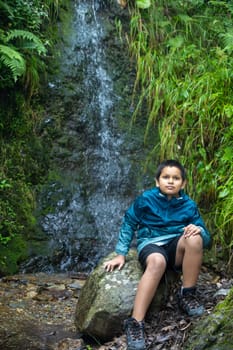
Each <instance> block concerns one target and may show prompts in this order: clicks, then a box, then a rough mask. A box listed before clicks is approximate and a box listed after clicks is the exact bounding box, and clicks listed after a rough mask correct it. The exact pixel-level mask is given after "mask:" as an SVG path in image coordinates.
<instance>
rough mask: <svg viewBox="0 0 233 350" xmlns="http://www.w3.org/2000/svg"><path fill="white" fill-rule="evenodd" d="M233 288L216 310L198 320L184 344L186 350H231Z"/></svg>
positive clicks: (232, 337) (232, 339)
mask: <svg viewBox="0 0 233 350" xmlns="http://www.w3.org/2000/svg"><path fill="white" fill-rule="evenodd" d="M232 312H233V288H232V289H231V290H230V292H229V294H228V296H227V297H226V298H225V300H224V301H222V302H221V303H219V304H218V305H217V306H216V308H215V310H214V312H213V313H212V314H211V315H210V316H208V317H206V318H203V319H201V320H200V321H198V323H197V324H196V327H194V329H193V331H192V332H191V334H190V335H189V338H188V341H187V343H186V344H185V346H184V349H186V350H202V349H209V350H231V349H232V344H233V333H232V329H233V319H232Z"/></svg>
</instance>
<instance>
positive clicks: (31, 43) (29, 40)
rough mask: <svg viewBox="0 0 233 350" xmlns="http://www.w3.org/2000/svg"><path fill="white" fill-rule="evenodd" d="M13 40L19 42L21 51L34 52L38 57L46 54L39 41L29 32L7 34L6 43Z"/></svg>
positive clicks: (16, 30) (12, 31)
mask: <svg viewBox="0 0 233 350" xmlns="http://www.w3.org/2000/svg"><path fill="white" fill-rule="evenodd" d="M13 40H18V41H19V42H20V48H21V49H29V50H36V51H37V53H38V54H39V55H41V54H46V48H45V46H44V45H43V43H42V42H41V40H40V39H39V38H38V37H37V36H36V35H35V34H33V33H31V32H28V31H26V30H20V29H14V30H11V31H9V32H8V33H7V37H6V42H10V41H13ZM17 46H18V45H17Z"/></svg>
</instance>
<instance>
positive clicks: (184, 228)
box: [104, 160, 211, 350]
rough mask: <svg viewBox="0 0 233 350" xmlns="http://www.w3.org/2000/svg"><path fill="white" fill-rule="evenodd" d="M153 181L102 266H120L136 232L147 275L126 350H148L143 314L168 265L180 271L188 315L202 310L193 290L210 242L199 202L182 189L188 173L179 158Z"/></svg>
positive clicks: (127, 326)
mask: <svg viewBox="0 0 233 350" xmlns="http://www.w3.org/2000/svg"><path fill="white" fill-rule="evenodd" d="M155 181H156V187H155V188H152V189H150V190H147V191H145V192H144V193H143V194H142V195H141V196H139V197H137V198H136V200H135V201H134V203H133V204H132V205H131V206H130V208H129V209H128V210H127V211H126V213H125V216H124V220H123V223H122V226H121V229H120V234H119V239H118V243H117V245H116V253H117V254H118V255H117V256H116V257H115V258H113V259H112V260H109V261H107V262H105V264H104V268H105V269H106V270H107V271H113V269H114V268H115V267H118V269H121V268H122V267H123V266H124V264H125V256H126V255H127V253H128V251H129V248H130V244H131V242H132V239H133V237H134V234H135V232H136V231H137V251H138V259H139V261H140V263H141V265H142V267H143V269H144V273H143V275H142V277H141V280H140V282H139V284H138V289H137V293H136V297H135V301H134V307H133V313H132V317H130V318H128V319H127V320H126V321H125V323H124V328H125V332H126V337H127V344H128V347H127V349H128V350H144V349H146V345H145V338H144V318H145V315H146V312H147V310H148V308H149V305H150V303H151V301H152V299H153V296H154V294H155V292H156V289H157V287H158V285H159V282H160V280H161V278H162V276H163V274H164V272H165V270H166V268H173V269H175V270H176V271H181V270H182V273H183V281H182V283H183V285H182V287H181V290H180V291H179V293H178V302H179V306H180V307H181V308H182V309H183V310H184V311H185V312H186V313H187V314H188V315H190V316H199V315H201V314H202V313H203V312H204V308H203V306H202V305H200V304H199V302H198V300H197V298H196V295H195V292H196V283H197V280H198V276H199V272H200V268H201V264H202V257H203V248H205V247H207V246H208V245H209V244H210V240H211V239H210V234H209V232H208V231H207V229H206V227H205V224H204V222H203V220H202V218H201V216H200V214H199V211H198V208H197V205H196V203H195V202H194V201H193V200H191V199H190V198H189V196H188V195H186V194H185V193H184V191H183V189H184V187H185V184H186V173H185V169H184V167H183V166H182V165H181V164H180V163H179V162H178V161H176V160H165V161H163V162H162V163H161V164H160V165H159V166H158V168H157V171H156V175H155Z"/></svg>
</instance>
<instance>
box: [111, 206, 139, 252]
mask: <svg viewBox="0 0 233 350" xmlns="http://www.w3.org/2000/svg"><path fill="white" fill-rule="evenodd" d="M138 223H139V219H138V218H137V217H136V215H135V213H134V205H132V206H131V207H130V208H129V209H128V210H127V212H126V213H125V216H124V219H123V223H122V225H121V229H120V233H119V238H118V242H117V245H116V249H115V251H116V253H117V254H119V255H124V256H125V255H127V253H128V251H129V248H130V245H131V242H132V240H133V237H134V234H135V231H136V230H137V226H138Z"/></svg>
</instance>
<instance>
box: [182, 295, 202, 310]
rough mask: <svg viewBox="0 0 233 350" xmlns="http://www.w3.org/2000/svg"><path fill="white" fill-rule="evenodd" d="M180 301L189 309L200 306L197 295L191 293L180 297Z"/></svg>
mask: <svg viewBox="0 0 233 350" xmlns="http://www.w3.org/2000/svg"><path fill="white" fill-rule="evenodd" d="M182 303H183V304H184V305H185V306H189V307H190V309H195V308H198V307H199V306H200V303H199V301H198V300H197V297H196V296H195V295H194V294H191V293H188V294H186V295H184V296H183V297H182Z"/></svg>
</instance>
